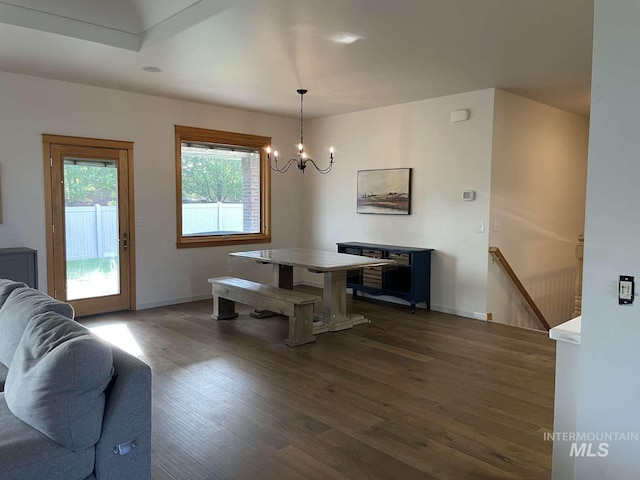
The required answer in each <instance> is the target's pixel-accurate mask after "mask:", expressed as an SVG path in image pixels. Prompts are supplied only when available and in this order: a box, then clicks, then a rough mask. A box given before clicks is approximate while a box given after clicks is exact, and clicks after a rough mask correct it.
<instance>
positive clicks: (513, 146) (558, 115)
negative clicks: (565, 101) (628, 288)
mask: <svg viewBox="0 0 640 480" xmlns="http://www.w3.org/2000/svg"><path fill="white" fill-rule="evenodd" d="M493 126H494V130H493V159H492V166H491V220H490V226H491V228H490V229H489V231H490V232H489V243H490V245H491V246H493V247H499V248H500V250H501V251H502V253H503V254H504V255H505V257H506V258H507V260H508V261H509V264H510V265H511V267H512V268H513V270H514V271H515V273H516V274H517V275H518V277H519V278H520V280H521V281H522V283H523V284H524V286H525V288H526V289H527V291H528V292H529V294H530V295H531V296H532V298H533V299H534V300H535V302H536V304H537V305H538V307H539V308H540V310H541V311H542V313H543V314H544V315H545V317H546V319H547V321H548V322H549V323H550V324H551V326H555V325H558V324H559V323H563V322H566V321H567V320H569V319H570V318H571V313H572V312H573V301H574V295H575V279H576V265H577V262H576V258H575V246H576V244H577V241H578V238H577V237H578V235H579V234H582V233H583V232H584V208H585V195H586V194H585V188H586V182H587V147H588V136H589V122H588V120H587V119H585V118H583V117H580V116H577V115H574V114H571V113H567V112H564V111H562V110H558V109H557V108H553V107H550V106H548V105H543V104H541V103H538V102H534V101H532V100H529V99H526V98H523V97H520V96H517V95H513V94H511V93H508V92H505V91H502V90H497V91H496V98H495V113H494V124H493ZM496 222H497V224H496ZM487 307H488V311H490V312H492V314H493V320H494V321H497V322H501V323H509V324H512V325H519V326H525V327H529V328H540V327H539V325H538V323H537V321H536V320H535V319H534V317H533V315H532V314H531V312H530V311H529V310H528V308H527V307H525V305H524V303H523V301H522V300H521V299H520V296H519V295H518V293H517V291H516V290H515V288H514V287H513V286H512V283H511V282H510V281H509V280H508V278H507V276H506V275H505V274H504V272H503V271H502V270H501V268H500V266H499V265H498V264H497V263H492V262H490V263H489V280H488V297H487Z"/></svg>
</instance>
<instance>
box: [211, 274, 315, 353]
mask: <svg viewBox="0 0 640 480" xmlns="http://www.w3.org/2000/svg"><path fill="white" fill-rule="evenodd" d="M209 283H210V284H211V293H212V294H213V314H212V315H211V318H213V319H214V320H228V319H230V318H236V317H237V316H238V314H237V313H236V305H235V302H240V303H244V304H246V305H251V306H252V307H256V308H263V309H266V310H270V311H272V312H276V313H279V314H281V315H287V316H288V317H289V338H287V339H286V340H285V341H284V343H285V344H286V345H288V346H290V347H295V346H298V345H303V344H305V343H310V342H315V341H316V337H315V336H314V335H313V304H314V303H315V302H319V301H320V297H318V296H317V295H310V294H308V293H302V292H294V291H293V290H286V289H284V288H278V287H272V286H270V285H263V284H262V283H256V282H252V281H250V280H244V279H242V278H234V277H218V278H210V279H209Z"/></svg>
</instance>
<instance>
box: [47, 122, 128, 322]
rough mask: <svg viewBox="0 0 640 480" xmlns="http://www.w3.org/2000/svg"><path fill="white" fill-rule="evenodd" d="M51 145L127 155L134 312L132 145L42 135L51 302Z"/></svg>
mask: <svg viewBox="0 0 640 480" xmlns="http://www.w3.org/2000/svg"><path fill="white" fill-rule="evenodd" d="M52 145H66V146H74V147H95V148H110V149H118V150H126V151H127V170H128V175H127V177H128V185H127V187H128V188H127V189H128V198H127V201H128V203H129V224H128V225H127V229H128V231H129V247H128V250H129V272H128V273H129V310H135V309H136V268H135V266H136V248H135V247H136V240H135V231H136V229H135V226H136V225H135V223H136V222H135V204H134V192H133V186H134V175H133V142H124V141H119V140H104V139H99V138H84V137H70V136H66V135H52V134H46V133H43V134H42V149H43V161H44V203H45V232H46V240H47V293H48V294H49V295H50V296H52V297H54V298H55V293H56V292H55V291H54V287H55V284H54V282H55V278H54V252H53V249H54V237H53V235H54V233H53V232H54V226H53V224H54V222H53V219H54V214H53V192H52V185H51V180H52V172H51V168H52V164H53V157H52V154H51V146H52Z"/></svg>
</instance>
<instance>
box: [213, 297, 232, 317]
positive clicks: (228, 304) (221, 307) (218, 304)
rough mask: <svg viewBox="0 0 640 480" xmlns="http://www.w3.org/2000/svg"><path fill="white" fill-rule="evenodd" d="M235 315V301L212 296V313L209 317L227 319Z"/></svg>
mask: <svg viewBox="0 0 640 480" xmlns="http://www.w3.org/2000/svg"><path fill="white" fill-rule="evenodd" d="M237 316H238V314H237V313H236V302H234V301H233V300H227V299H226V298H222V297H219V296H218V295H214V296H213V314H212V315H211V318H213V319H214V320H229V319H231V318H236V317H237Z"/></svg>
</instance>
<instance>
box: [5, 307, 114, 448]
mask: <svg viewBox="0 0 640 480" xmlns="http://www.w3.org/2000/svg"><path fill="white" fill-rule="evenodd" d="M112 372H113V354H112V352H111V346H110V345H109V344H107V343H105V342H104V341H102V340H101V339H99V338H98V337H97V336H95V335H93V334H92V333H91V332H89V330H87V329H86V328H84V327H83V326H82V325H80V324H78V323H76V322H74V321H73V320H70V319H68V318H65V317H63V316H61V315H59V314H57V313H54V312H47V313H43V314H41V315H36V316H35V317H33V318H32V319H31V320H30V321H29V322H28V323H27V327H26V328H25V331H24V335H23V336H22V339H21V340H20V344H19V345H18V348H17V350H16V354H15V356H14V358H13V362H11V366H10V367H9V374H8V375H7V381H6V384H5V392H4V393H5V398H6V401H7V405H8V406H9V409H10V410H11V411H12V412H13V414H14V415H15V416H16V417H18V418H19V419H20V420H22V421H23V422H25V423H27V424H29V425H30V426H32V427H33V428H35V429H37V430H39V431H41V432H42V433H44V434H45V435H47V436H48V437H49V438H51V439H52V440H55V441H56V442H58V443H61V444H62V445H64V446H65V447H67V448H69V449H71V450H73V451H80V450H85V449H87V448H89V447H91V446H93V445H95V444H96V442H97V441H98V440H99V439H100V432H101V429H102V417H103V414H104V405H105V394H104V390H105V388H106V387H107V385H108V384H109V382H110V381H111V376H112Z"/></svg>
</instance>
